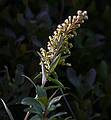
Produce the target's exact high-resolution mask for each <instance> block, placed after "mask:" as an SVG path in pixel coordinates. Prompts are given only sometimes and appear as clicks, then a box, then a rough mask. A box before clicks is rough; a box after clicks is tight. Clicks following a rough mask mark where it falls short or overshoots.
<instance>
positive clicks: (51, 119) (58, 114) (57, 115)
mask: <svg viewBox="0 0 111 120" xmlns="http://www.w3.org/2000/svg"><path fill="white" fill-rule="evenodd" d="M65 114H67V112H60V113H57V114H55V115H53V116H51V117H50V118H49V120H53V118H56V117H59V116H61V115H65Z"/></svg>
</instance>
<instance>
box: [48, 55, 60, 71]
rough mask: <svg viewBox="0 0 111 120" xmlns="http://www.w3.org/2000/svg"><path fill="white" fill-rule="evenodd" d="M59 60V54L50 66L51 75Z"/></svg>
mask: <svg viewBox="0 0 111 120" xmlns="http://www.w3.org/2000/svg"><path fill="white" fill-rule="evenodd" d="M60 58H61V54H59V55H58V56H56V57H55V59H54V60H53V61H52V63H51V65H50V72H51V73H52V72H53V71H54V70H55V68H56V67H57V65H58V63H59V60H60Z"/></svg>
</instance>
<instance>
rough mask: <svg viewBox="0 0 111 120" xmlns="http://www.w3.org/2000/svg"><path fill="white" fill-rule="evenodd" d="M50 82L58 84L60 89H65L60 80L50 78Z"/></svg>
mask: <svg viewBox="0 0 111 120" xmlns="http://www.w3.org/2000/svg"><path fill="white" fill-rule="evenodd" d="M48 80H49V81H52V82H53V83H55V84H57V85H58V86H59V87H62V88H64V85H63V84H62V83H61V82H60V81H59V80H56V79H53V78H51V77H48Z"/></svg>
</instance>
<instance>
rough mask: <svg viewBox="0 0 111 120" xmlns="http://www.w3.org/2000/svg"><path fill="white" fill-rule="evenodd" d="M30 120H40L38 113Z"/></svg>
mask: <svg viewBox="0 0 111 120" xmlns="http://www.w3.org/2000/svg"><path fill="white" fill-rule="evenodd" d="M30 120H42V118H41V117H39V116H38V115H35V116H33V117H32V118H31V119H30Z"/></svg>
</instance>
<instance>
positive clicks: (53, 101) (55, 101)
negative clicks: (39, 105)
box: [48, 95, 63, 109]
mask: <svg viewBox="0 0 111 120" xmlns="http://www.w3.org/2000/svg"><path fill="white" fill-rule="evenodd" d="M62 96H63V95H60V96H57V97H54V98H52V99H51V100H50V102H49V105H48V109H50V107H51V106H52V105H53V104H55V103H57V102H58V101H59V100H60V99H61V98H62Z"/></svg>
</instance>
